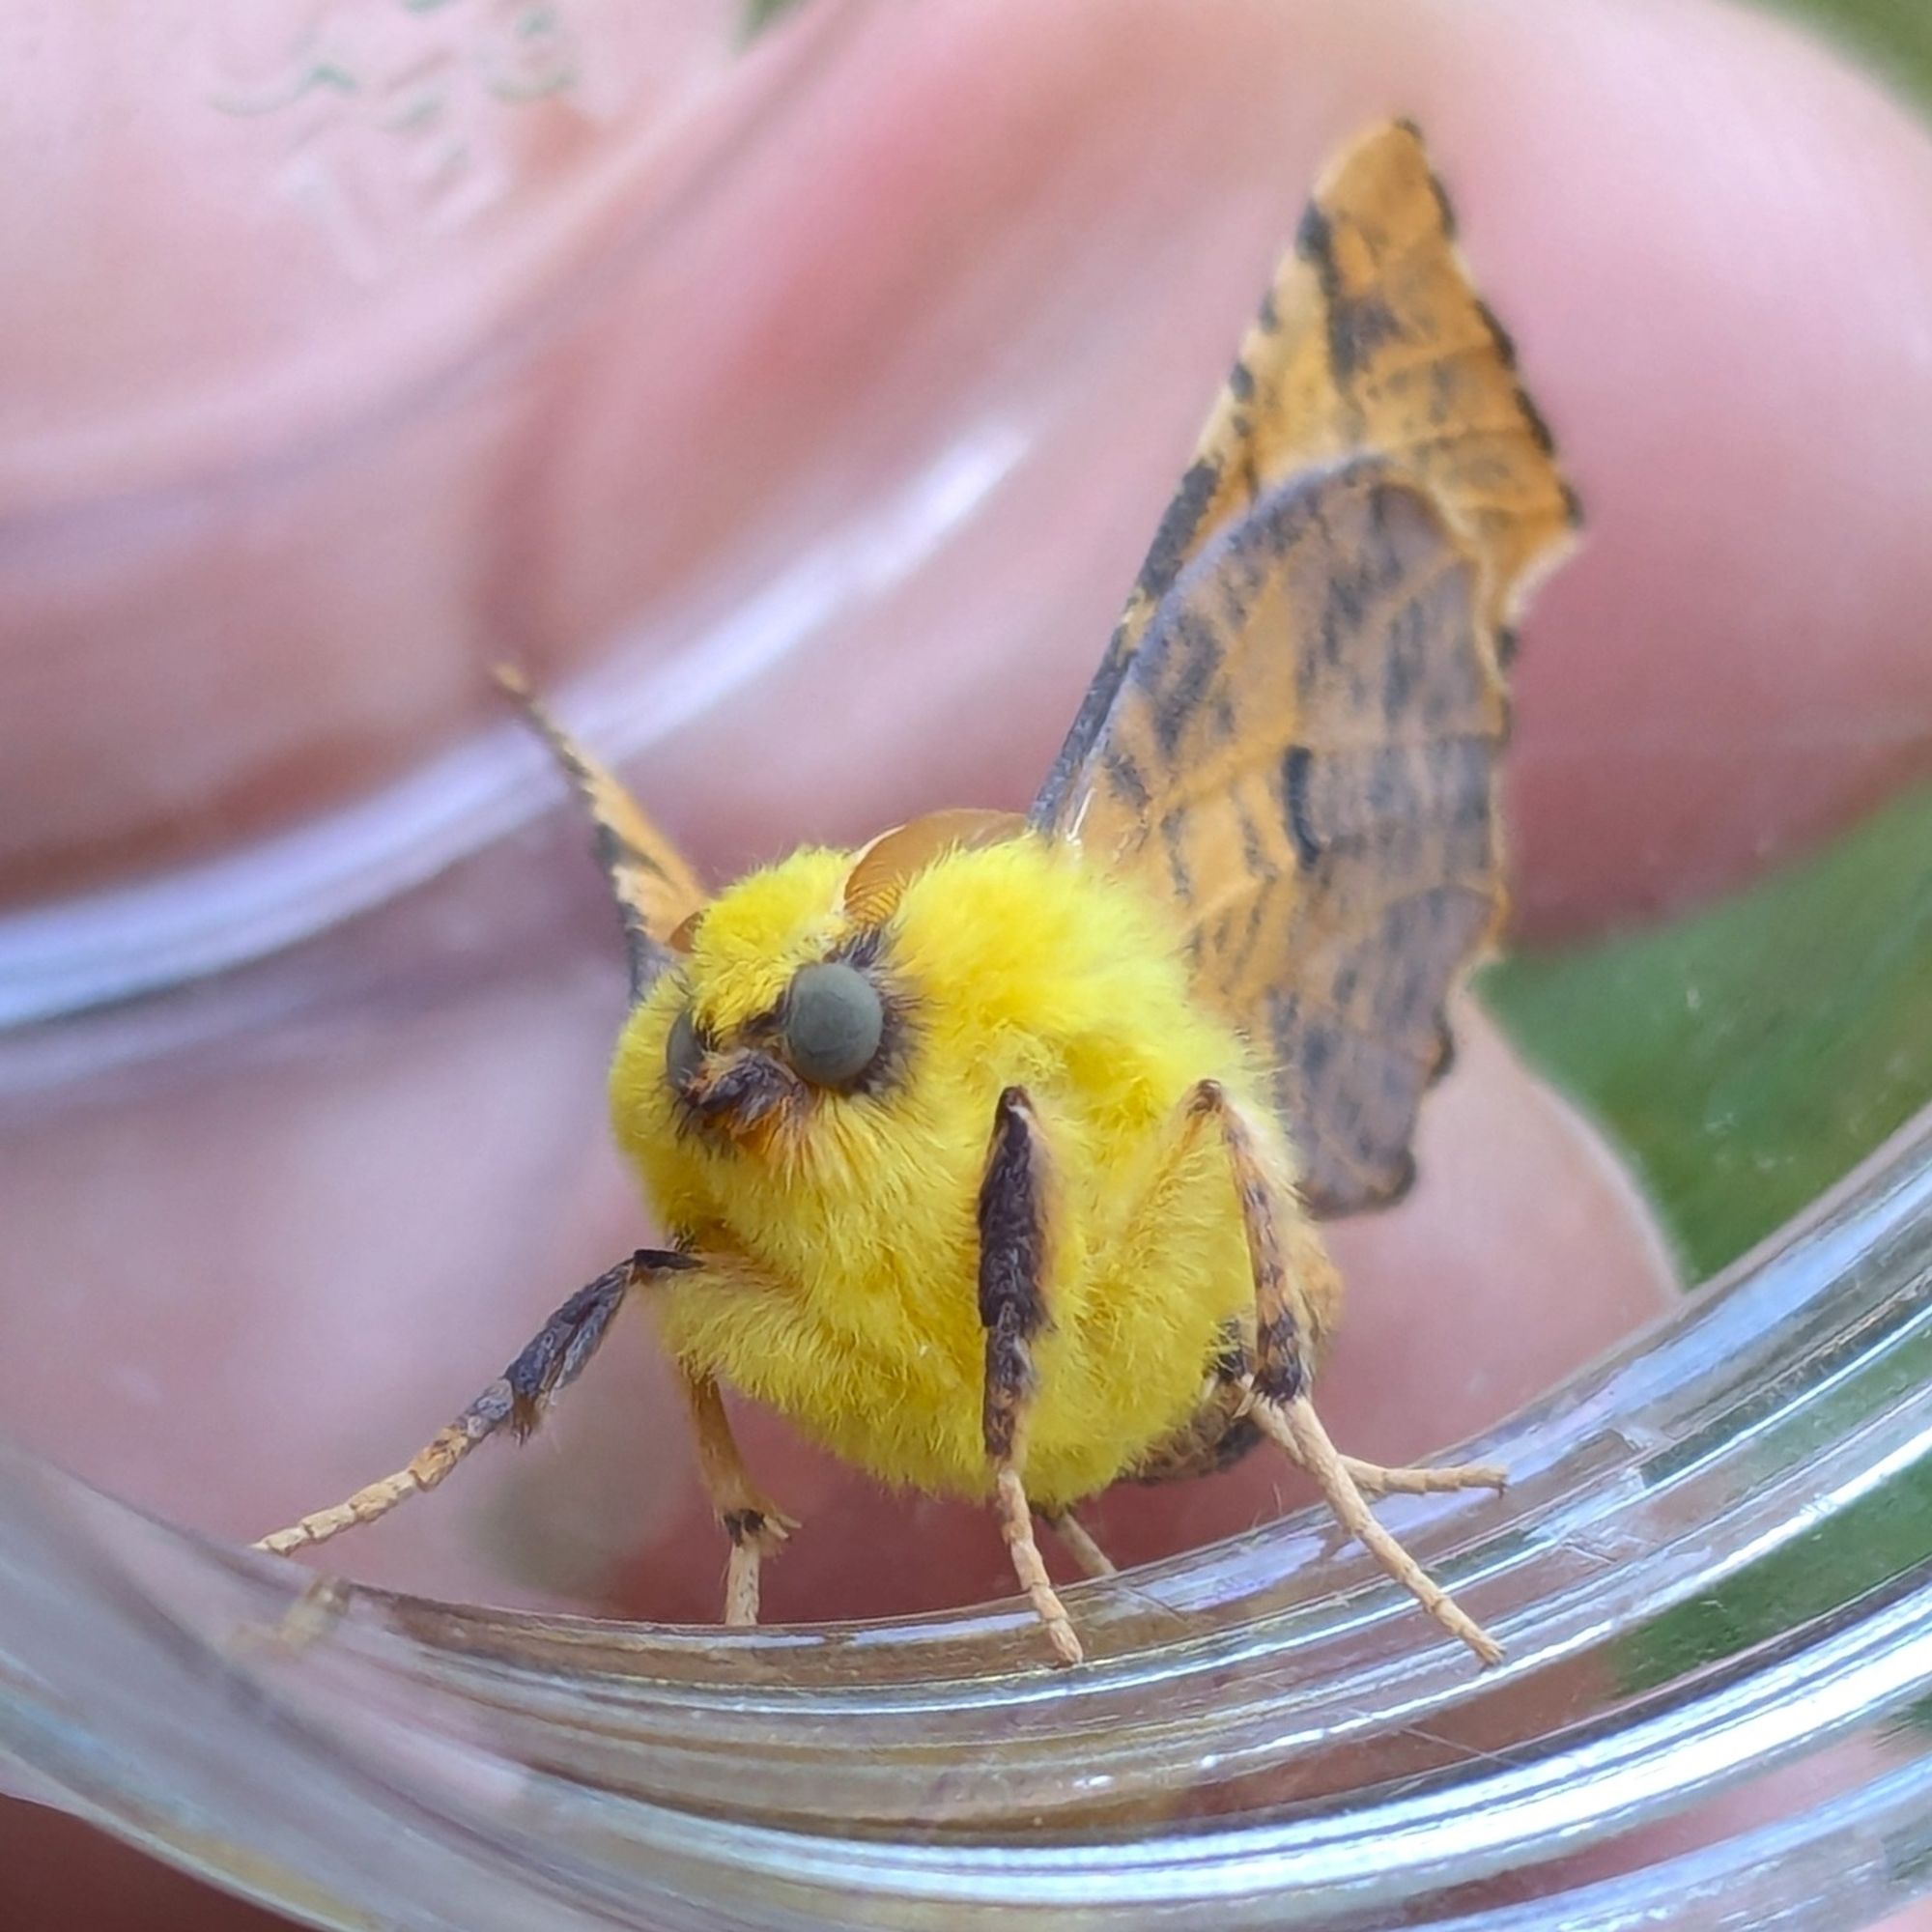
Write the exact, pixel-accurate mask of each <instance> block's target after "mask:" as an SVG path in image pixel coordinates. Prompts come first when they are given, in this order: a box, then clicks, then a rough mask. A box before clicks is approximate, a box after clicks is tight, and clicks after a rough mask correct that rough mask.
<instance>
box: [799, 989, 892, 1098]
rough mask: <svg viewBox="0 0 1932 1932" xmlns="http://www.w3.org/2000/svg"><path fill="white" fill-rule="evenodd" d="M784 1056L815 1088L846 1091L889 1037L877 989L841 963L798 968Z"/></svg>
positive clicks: (870, 1062)
mask: <svg viewBox="0 0 1932 1932" xmlns="http://www.w3.org/2000/svg"><path fill="white" fill-rule="evenodd" d="M782 1025H783V1029H784V1044H785V1052H786V1054H787V1055H788V1056H789V1057H790V1060H791V1064H792V1065H793V1066H795V1067H796V1068H797V1069H798V1071H799V1072H800V1073H802V1074H803V1075H804V1076H805V1077H806V1079H808V1080H810V1082H811V1084H812V1085H813V1086H814V1087H848V1086H850V1085H851V1083H852V1082H853V1081H854V1080H856V1079H858V1077H859V1076H860V1074H862V1073H863V1072H865V1070H866V1069H867V1067H868V1066H869V1065H871V1064H872V1059H873V1056H874V1055H875V1054H876V1053H877V1052H878V1050H879V1037H880V1035H881V1034H882V1033H884V1031H885V1025H886V1015H885V1009H884V1008H883V1007H881V1006H880V1004H879V994H878V989H877V988H876V987H875V986H874V985H873V984H872V982H871V981H870V980H868V979H867V978H866V976H865V974H863V973H862V972H860V971H859V969H858V968H857V967H856V966H847V965H845V964H844V963H843V962H842V961H839V960H836V959H833V960H828V961H826V962H825V963H824V964H823V965H819V966H806V967H802V968H800V970H799V972H798V974H797V976H796V977H795V978H794V979H793V980H792V982H791V990H790V992H788V993H787V994H786V995H785V1003H784V1013H783V1018H782Z"/></svg>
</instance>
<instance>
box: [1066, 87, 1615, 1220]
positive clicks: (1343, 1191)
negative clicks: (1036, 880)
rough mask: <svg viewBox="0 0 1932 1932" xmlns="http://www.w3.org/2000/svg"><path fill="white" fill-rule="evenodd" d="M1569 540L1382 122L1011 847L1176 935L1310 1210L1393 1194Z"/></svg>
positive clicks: (1495, 873) (1524, 412) (1488, 920)
mask: <svg viewBox="0 0 1932 1932" xmlns="http://www.w3.org/2000/svg"><path fill="white" fill-rule="evenodd" d="M1576 521H1577V506H1576V500H1575V497H1573V496H1572V494H1571V492H1570V490H1569V487H1568V486H1567V485H1566V484H1565V482H1564V481H1563V478H1562V476H1561V475H1560V474H1559V472H1558V470H1557V469H1556V466H1555V463H1554V459H1553V456H1552V452H1551V445H1550V439H1549V434H1548V430H1547V429H1546V428H1545V427H1544V424H1543V420H1542V418H1541V417H1540V416H1539V415H1538V413H1537V412H1536V409H1535V407H1534V405H1533V404H1532V403H1531V402H1530V401H1529V399H1528V397H1527V396H1526V395H1525V394H1524V393H1523V390H1522V388H1521V386H1520V384H1519V382H1518V380H1517V376H1516V371H1515V357H1514V354H1513V351H1512V350H1511V348H1510V345H1509V342H1508V339H1507V337H1505V336H1504V335H1503V333H1502V331H1501V329H1500V328H1499V327H1498V326H1497V325H1496V323H1495V321H1494V319H1493V318H1492V316H1491V315H1490V313H1489V311H1488V309H1487V308H1486V307H1485V306H1484V305H1483V302H1482V300H1481V298H1479V297H1478V296H1477V295H1476V294H1475V291H1474V290H1473V288H1472V287H1471V286H1470V283H1469V280H1468V277H1467V274H1466V273H1465V271H1464V270H1463V265H1462V262H1461V260H1460V258H1459V257H1458V255H1457V252H1456V249H1455V246H1454V241H1453V230H1452V224H1451V222H1450V218H1449V213H1448V203H1447V201H1446V199H1445V197H1444V196H1443V193H1442V190H1441V188H1440V186H1439V185H1437V183H1436V182H1435V178H1434V176H1433V175H1432V174H1431V173H1430V171H1429V166H1428V162H1427V159H1426V157H1425V156H1424V154H1423V150H1422V145H1421V142H1420V139H1419V137H1418V136H1417V135H1416V133H1415V130H1414V129H1413V128H1409V127H1407V126H1406V125H1400V126H1396V127H1391V128H1383V129H1381V130H1379V131H1378V132H1377V133H1375V134H1372V135H1370V136H1369V137H1368V138H1367V139H1366V140H1364V141H1363V142H1361V143H1360V144H1359V145H1357V146H1356V147H1355V148H1353V149H1352V150H1350V152H1349V154H1347V155H1346V156H1344V157H1343V159H1342V160H1341V162H1340V163H1339V165H1337V166H1336V167H1335V168H1334V170H1333V171H1332V172H1331V173H1330V174H1329V175H1328V177H1327V178H1326V179H1325V180H1324V182H1323V183H1322V185H1321V186H1320V187H1319V188H1318V190H1317V192H1316V195H1315V197H1314V200H1313V201H1312V202H1311V204H1310V206H1309V209H1308V212H1307V214H1306V215H1305V217H1304V219H1303V221H1302V225H1301V230H1300V235H1299V238H1298V240H1297V242H1296V246H1295V250H1294V252H1293V255H1292V256H1291V257H1290V258H1289V260H1288V261H1287V262H1286V263H1284V265H1283V267H1282V269H1281V270H1280V272H1279V273H1278V275H1277V277H1276V280H1275V285H1274V287H1273V289H1272V290H1271V291H1270V293H1269V295H1268V297H1267V298H1266V299H1265V300H1264V303H1263V305H1262V312H1261V317H1260V320H1259V321H1258V322H1257V324H1256V326H1255V327H1254V328H1253V329H1251V330H1250V332H1249V335H1248V338H1247V340H1246V342H1245V343H1244V344H1243V345H1242V348H1241V353H1240V356H1239V359H1238V360H1237V361H1236V365H1235V368H1234V372H1233V374H1232V375H1231V377H1230V379H1229V382H1228V385H1227V387H1226V389H1225V390H1224V392H1223V394H1222V396H1221V398H1220V401H1219V402H1218V404H1217V405H1216V407H1215V410H1214V413H1213V415H1212V416H1211V417H1210V418H1209V420H1208V428H1207V430H1206V432H1205V433H1204V435H1203V437H1202V440H1201V444H1200V447H1199V449H1198V451H1197V453H1196V456H1195V459H1194V462H1193V463H1192V464H1191V465H1190V467H1189V468H1188V469H1187V471H1186V473H1185V474H1184V475H1183V477H1182V479H1181V483H1180V488H1179V491H1178V492H1177V494H1176V497H1175V500H1174V502H1173V504H1172V505H1171V506H1170V508H1169V510H1168V513H1167V516H1166V517H1165V519H1164V520H1163V521H1162V524H1161V526H1160V530H1159V533H1158V534H1157V536H1156V537H1155V539H1154V544H1153V548H1152V550H1151V552H1150V554H1149V556H1148V560H1147V563H1146V565H1145V566H1144V568H1143V569H1142V572H1141V575H1140V578H1139V580H1138V582H1136V584H1135V586H1134V590H1133V593H1132V595H1131V596H1130V597H1129V599H1128V602H1127V607H1126V610H1125V612H1124V613H1123V615H1122V619H1121V623H1120V626H1119V628H1118V629H1117V631H1116V632H1115V635H1114V639H1113V641H1112V643H1111V644H1110V646H1109V648H1108V651H1107V654H1106V657H1105V659H1104V660H1103V662H1102V664H1101V667H1100V671H1099V674H1098V675H1097V676H1096V678H1095V679H1094V684H1093V686H1092V687H1091V688H1090V690H1089V692H1088V695H1087V698H1086V700H1085V702H1084V703H1083V705H1082V707H1081V710H1080V714H1079V716H1078V718H1077V719H1076V720H1075V723H1074V726H1073V729H1072V731H1071V732H1070V733H1069V735H1068V738H1067V741H1066V744H1065V747H1064V748H1063V749H1062V752H1061V754H1060V756H1059V758H1058V759H1057V760H1056V762H1055V765H1054V768H1053V771H1052V773H1051V774H1050V775H1049V777H1048V780H1047V782H1046V785H1045V786H1044V788H1043V789H1042V791H1041V793H1040V796H1039V798H1038V799H1037V802H1036V804H1035V807H1034V810H1033V822H1034V824H1035V825H1036V826H1037V827H1039V828H1041V829H1042V830H1045V831H1047V832H1050V833H1052V834H1054V835H1057V836H1059V837H1062V838H1068V839H1071V840H1074V841H1077V842H1078V844H1079V845H1080V847H1081V849H1082V851H1083V852H1084V853H1085V854H1086V855H1087V856H1088V858H1089V859H1090V860H1091V861H1092V862H1093V863H1095V864H1097V865H1100V866H1102V867H1105V868H1107V869H1109V870H1110V871H1113V872H1115V873H1117V874H1119V875H1122V876H1127V877H1133V878H1137V879H1139V880H1141V881H1142V882H1143V883H1145V884H1146V885H1147V886H1149V887H1150V889H1151V890H1152V891H1154V892H1156V893H1158V894H1159V895H1161V896H1163V897H1164V898H1166V899H1167V900H1169V901H1170V902H1171V903H1172V904H1173V905H1174V906H1175V907H1176V909H1177V911H1178V912H1179V916H1180V918H1181V921H1182V923H1183V926H1184V930H1185V933H1186V938H1187V943H1188V946H1189V949H1190V951H1191V953H1192V957H1193V959H1194V962H1195V974H1196V983H1197V986H1198V988H1199V990H1200V992H1201V994H1202V995H1203V997H1204V998H1206V999H1207V1000H1208V1001H1209V1003H1210V1004H1212V1005H1214V1006H1216V1007H1217V1008H1218V1009H1220V1010H1221V1011H1223V1012H1224V1013H1225V1014H1226V1015H1227V1016H1228V1017H1229V1018H1230V1019H1231V1020H1233V1021H1234V1022H1235V1023H1236V1025H1238V1026H1239V1027H1241V1028H1242V1030H1243V1031H1244V1032H1245V1033H1246V1034H1247V1035H1248V1037H1250V1039H1251V1040H1252V1041H1253V1042H1254V1044H1255V1046H1256V1048H1257V1050H1258V1051H1259V1052H1261V1053H1262V1054H1263V1055H1264V1057H1265V1058H1266V1059H1267V1060H1269V1061H1270V1063H1271V1064H1272V1065H1273V1068H1274V1077H1275V1093H1276V1100H1277V1103H1278V1105H1279V1108H1280V1111H1281V1113H1282V1116H1283V1119H1284V1121H1285V1122H1286V1123H1287V1125H1288V1126H1289V1128H1290V1130H1291V1132H1292V1134H1293V1137H1294V1139H1295V1142H1296V1146H1297V1148H1298V1150H1299V1152H1300V1156H1301V1160H1302V1166H1303V1185H1304V1189H1305V1192H1306V1194H1307V1197H1308V1199H1309V1201H1310V1204H1311V1205H1312V1206H1313V1207H1315V1208H1317V1209H1318V1211H1321V1212H1324V1213H1330V1214H1335V1213H1345V1212H1349V1211H1350V1210H1352V1209H1355V1208H1364V1207H1369V1206H1373V1205H1376V1204H1378V1203H1380V1202H1384V1201H1388V1200H1391V1199H1394V1198H1395V1197H1396V1196H1397V1195H1399V1194H1400V1193H1401V1192H1402V1191H1403V1189H1404V1188H1405V1186H1406V1183H1407V1180H1408V1179H1409V1177H1410V1175H1411V1172H1412V1162H1411V1159H1410V1154H1409V1144H1410V1141H1411V1139H1412V1137H1413V1133H1414V1124H1415V1114H1416V1109H1417V1106H1418V1104H1419V1102H1420V1099H1421V1096H1422V1094H1423V1091H1424V1090H1425V1088H1426V1087H1427V1085H1428V1083H1429V1082H1430V1080H1431V1079H1432V1078H1434V1077H1435V1074H1436V1073H1437V1072H1438V1071H1439V1070H1440V1069H1441V1067H1442V1065H1443V1064H1444V1063H1445V1060H1446V1056H1447V1033H1446V1030H1445V1026H1444V1022H1443V1017H1442V1009H1443V1003H1444V1000H1445V999H1446V997H1447V995H1448V992H1449V990H1450V989H1451V987H1452V986H1453V985H1454V984H1455V982H1456V981H1457V980H1459V979H1460V977H1461V976H1462V975H1463V972H1464V971H1465V970H1466V969H1467V967H1468V965H1469V963H1470V962H1471V960H1472V958H1473V957H1474V956H1475V954H1476V952H1478V951H1479V949H1480V948H1481V947H1482V946H1483V944H1484V943H1485V942H1486V941H1487V940H1488V939H1490V938H1491V937H1492V935H1493V933H1494V932H1495V930H1496V928H1497V926H1498V924H1499V923H1500V922H1501V919H1502V915H1503V910H1504V904H1505V898H1504V892H1503V882H1502V853H1501V841H1500V837H1499V832H1498V826H1497V798H1496V791H1497V767H1498V762H1499V759H1500V755H1501V751H1502V746H1503V741H1504V737H1505V735H1506V732H1507V728H1508V694H1507V689H1506V685H1505V681H1504V671H1505V668H1506V666H1507V661H1508V655H1509V648H1510V631H1509V626H1510V624H1511V622H1512V621H1513V619H1514V618H1515V615H1516V613H1517V611H1518V609H1519V607H1520V604H1521V602H1522V599H1523V597H1524V595H1525V594H1526V592H1527V590H1528V588H1529V586H1530V585H1531V583H1532V582H1534V581H1535V579H1536V578H1537V577H1538V576H1539V575H1540V574H1541V573H1542V572H1543V571H1544V570H1546V569H1548V567H1549V566H1550V565H1551V564H1552V563H1553V562H1554V561H1555V560H1556V559H1557V558H1558V557H1559V556H1560V554H1561V553H1562V551H1563V549H1564V548H1565V547H1566V545H1567V544H1568V542H1569V540H1570V534H1571V531H1572V529H1573V527H1574V526H1575V524H1576Z"/></svg>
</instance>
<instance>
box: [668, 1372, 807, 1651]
mask: <svg viewBox="0 0 1932 1932" xmlns="http://www.w3.org/2000/svg"><path fill="white" fill-rule="evenodd" d="M678 1375H679V1379H680V1381H681V1383H682V1385H683V1388H684V1400H685V1404H686V1406H688V1407H689V1408H690V1410H691V1428H692V1434H693V1435H694V1437H695V1438H696V1444H697V1469H698V1475H699V1477H700V1479H701V1480H702V1482H703V1484H704V1493H705V1494H706V1496H708V1497H709V1498H710V1500H711V1507H712V1509H713V1510H714V1511H715V1512H716V1514H717V1517H718V1523H719V1527H720V1528H722V1529H723V1530H724V1532H725V1536H726V1537H728V1538H729V1539H730V1544H731V1554H730V1557H729V1558H728V1560H727V1562H726V1565H725V1623H726V1624H727V1625H728V1626H731V1627H733V1628H744V1627H746V1626H749V1625H752V1624H755V1623H756V1622H757V1621H758V1568H759V1565H760V1563H761V1562H762V1561H763V1559H764V1558H765V1557H767V1556H776V1555H777V1554H778V1553H779V1550H780V1548H781V1546H782V1545H783V1543H784V1540H785V1537H786V1535H787V1533H788V1532H790V1531H791V1530H794V1529H796V1528H797V1527H798V1524H797V1522H796V1521H794V1520H792V1518H790V1517H788V1516H786V1515H784V1514H783V1513H782V1512H781V1510H779V1509H778V1508H777V1507H776V1506H775V1505H774V1504H773V1503H772V1502H771V1501H770V1500H769V1499H768V1498H767V1497H766V1496H765V1495H764V1493H763V1492H762V1491H760V1490H759V1489H758V1487H757V1486H756V1485H755V1484H754V1483H753V1481H752V1477H751V1472H750V1471H749V1470H748V1469H747V1468H746V1467H745V1459H744V1457H743V1456H742V1455H741V1454H740V1453H739V1450H738V1442H737V1438H736V1437H735V1436H734V1435H732V1434H731V1418H730V1417H729V1416H728V1415H726V1414H725V1398H724V1395H723V1394H722V1392H721V1391H720V1389H719V1386H718V1380H717V1378H716V1377H715V1376H710V1375H706V1374H704V1373H702V1372H701V1371H698V1370H693V1369H686V1368H683V1367H682V1366H680V1368H679V1371H678Z"/></svg>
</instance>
